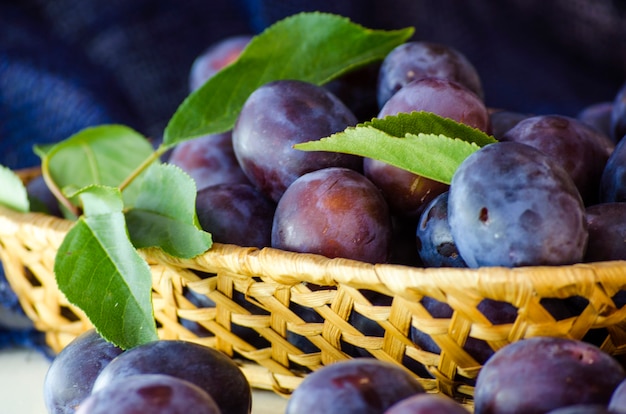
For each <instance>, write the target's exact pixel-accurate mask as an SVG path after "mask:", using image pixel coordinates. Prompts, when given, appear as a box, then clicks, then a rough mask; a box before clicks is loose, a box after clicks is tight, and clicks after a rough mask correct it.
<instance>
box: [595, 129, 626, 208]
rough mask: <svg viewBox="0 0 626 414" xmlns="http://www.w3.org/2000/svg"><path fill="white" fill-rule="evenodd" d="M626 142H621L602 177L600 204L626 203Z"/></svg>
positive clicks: (605, 167)
mask: <svg viewBox="0 0 626 414" xmlns="http://www.w3.org/2000/svg"><path fill="white" fill-rule="evenodd" d="M625 141H626V140H624V139H623V140H620V141H619V142H618V143H617V145H615V149H614V150H613V153H611V155H610V156H609V159H608V160H607V162H606V165H605V166H604V170H603V171H602V176H601V177H600V196H599V198H600V202H601V203H610V202H621V201H626V142H625Z"/></svg>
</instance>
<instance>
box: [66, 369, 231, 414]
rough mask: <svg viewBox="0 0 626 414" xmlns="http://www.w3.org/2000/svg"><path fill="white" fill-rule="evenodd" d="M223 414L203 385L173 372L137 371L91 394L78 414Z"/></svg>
mask: <svg viewBox="0 0 626 414" xmlns="http://www.w3.org/2000/svg"><path fill="white" fill-rule="evenodd" d="M110 413H116V414H136V413H159V414H222V411H220V409H219V407H218V406H217V404H216V403H215V400H213V398H212V397H211V396H210V395H209V394H207V393H206V391H204V390H203V389H202V388H200V387H198V386H197V385H194V384H192V383H191V382H189V381H185V380H182V379H180V378H176V377H172V376H170V375H162V374H144V375H133V376H130V377H128V378H125V379H124V381H119V382H114V383H112V384H109V385H108V386H106V387H104V388H102V389H100V390H98V391H97V392H94V393H93V394H91V395H90V396H89V397H88V398H87V399H85V401H83V404H81V406H80V407H79V408H78V410H77V411H76V414H110Z"/></svg>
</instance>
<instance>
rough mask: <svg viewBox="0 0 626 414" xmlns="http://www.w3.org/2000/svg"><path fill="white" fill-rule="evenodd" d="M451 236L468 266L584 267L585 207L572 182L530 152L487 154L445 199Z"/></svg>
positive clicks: (493, 148)
mask: <svg viewBox="0 0 626 414" xmlns="http://www.w3.org/2000/svg"><path fill="white" fill-rule="evenodd" d="M448 215H449V223H450V230H451V232H452V236H453V239H454V240H455V242H456V245H457V248H458V250H459V253H460V254H461V257H462V258H463V260H464V261H465V263H467V265H468V266H469V267H473V268H475V267H480V266H507V267H514V266H525V265H563V264H572V263H578V262H581V261H582V259H583V256H584V253H585V249H586V246H587V238H588V232H587V225H586V220H585V207H584V205H583V201H582V199H581V197H580V193H579V192H578V190H577V188H576V186H575V185H574V182H573V181H572V178H571V176H570V175H569V174H568V173H567V172H566V171H565V170H564V169H563V168H562V167H561V166H560V164H558V163H557V162H556V161H555V160H554V159H553V158H552V157H550V156H548V155H547V154H545V153H544V152H542V151H540V150H538V149H536V148H533V147H531V146H529V145H525V144H521V143H517V142H497V143H494V144H489V145H487V146H485V147H482V148H481V149H479V150H478V151H476V152H474V153H473V154H472V155H470V156H469V157H468V158H466V159H465V160H464V161H463V162H462V163H461V165H460V166H459V167H458V169H457V170H456V172H455V174H454V175H453V177H452V182H451V184H450V193H449V196H448Z"/></svg>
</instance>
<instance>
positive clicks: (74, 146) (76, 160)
mask: <svg viewBox="0 0 626 414" xmlns="http://www.w3.org/2000/svg"><path fill="white" fill-rule="evenodd" d="M37 152H38V153H39V154H40V155H42V156H43V158H42V169H43V170H44V172H45V171H47V172H48V173H49V174H50V176H51V178H52V180H53V181H54V183H55V185H56V186H57V187H58V188H60V189H64V190H65V191H66V192H68V191H69V192H71V191H76V190H78V189H81V188H84V187H87V186H89V185H92V184H101V185H105V186H111V187H118V186H119V185H120V184H121V183H122V182H123V181H124V180H125V179H126V178H127V177H128V176H129V175H130V174H131V173H132V172H133V171H134V170H135V169H136V168H137V167H138V166H139V165H140V164H141V163H143V162H144V161H145V160H146V159H147V158H148V157H150V156H151V155H152V154H153V153H154V149H153V147H152V145H151V144H150V142H148V140H147V139H146V138H145V137H144V136H143V135H141V134H139V133H138V132H136V131H134V130H133V129H132V128H129V127H126V126H123V125H100V126H95V127H90V128H85V129H83V130H81V131H79V132H77V133H76V134H74V135H72V136H71V137H69V138H67V139H66V140H64V141H62V142H60V143H58V144H56V145H55V146H54V147H52V148H39V149H38V150H37ZM136 181H137V182H138V181H139V180H136ZM137 191H138V185H136V183H133V185H131V186H129V187H128V188H127V189H126V190H125V191H124V199H125V200H126V201H127V202H128V203H130V202H132V199H133V198H134V196H135V194H136V192H137Z"/></svg>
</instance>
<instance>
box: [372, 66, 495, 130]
mask: <svg viewBox="0 0 626 414" xmlns="http://www.w3.org/2000/svg"><path fill="white" fill-rule="evenodd" d="M414 111H426V112H432V113H435V114H437V115H439V116H442V117H444V118H450V119H453V120H455V121H457V122H460V123H463V124H465V125H469V126H471V127H473V128H476V129H480V130H481V131H483V132H489V131H490V125H489V111H488V110H487V107H486V106H485V104H484V102H483V101H482V100H481V99H480V98H479V97H478V96H476V94H475V93H473V92H472V91H470V90H469V89H467V88H466V87H465V86H463V85H461V84H460V83H458V82H455V81H453V80H449V79H441V78H434V77H430V78H421V79H417V80H414V81H411V82H409V83H407V84H406V85H404V86H403V87H402V89H400V90H399V91H398V92H396V93H395V94H394V95H393V96H392V97H391V98H390V99H389V100H388V101H387V103H386V104H385V105H384V106H383V107H382V108H381V109H380V112H379V113H378V117H379V118H384V117H385V116H387V115H395V114H398V113H402V112H404V113H409V112H414Z"/></svg>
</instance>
